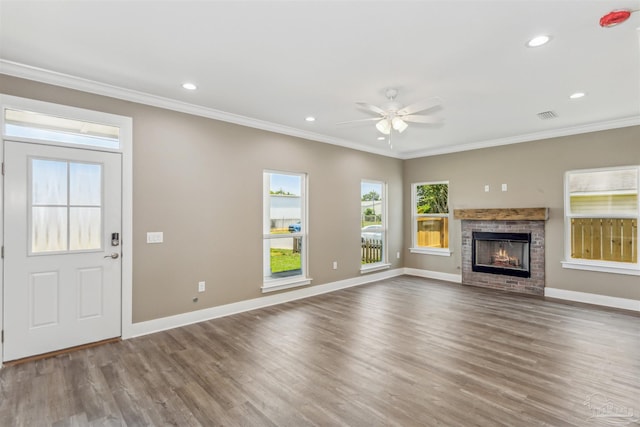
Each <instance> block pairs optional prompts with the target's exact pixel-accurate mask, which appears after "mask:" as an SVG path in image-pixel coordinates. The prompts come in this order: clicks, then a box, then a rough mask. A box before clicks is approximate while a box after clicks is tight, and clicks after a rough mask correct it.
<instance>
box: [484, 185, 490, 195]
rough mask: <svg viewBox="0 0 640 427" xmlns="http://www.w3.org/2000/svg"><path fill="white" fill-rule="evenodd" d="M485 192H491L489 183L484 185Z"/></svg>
mask: <svg viewBox="0 0 640 427" xmlns="http://www.w3.org/2000/svg"><path fill="white" fill-rule="evenodd" d="M484 192H485V193H488V192H489V186H488V185H485V186H484Z"/></svg>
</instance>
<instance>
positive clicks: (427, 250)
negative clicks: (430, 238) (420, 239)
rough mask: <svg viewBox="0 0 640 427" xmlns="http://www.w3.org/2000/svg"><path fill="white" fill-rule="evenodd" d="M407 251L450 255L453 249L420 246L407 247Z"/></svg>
mask: <svg viewBox="0 0 640 427" xmlns="http://www.w3.org/2000/svg"><path fill="white" fill-rule="evenodd" d="M414 233H415V232H414ZM449 237H451V236H449ZM409 252H411V253H412V254H422V255H437V256H451V254H452V253H453V251H452V250H451V249H449V248H422V247H417V248H409Z"/></svg>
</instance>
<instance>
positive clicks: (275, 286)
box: [262, 277, 313, 294]
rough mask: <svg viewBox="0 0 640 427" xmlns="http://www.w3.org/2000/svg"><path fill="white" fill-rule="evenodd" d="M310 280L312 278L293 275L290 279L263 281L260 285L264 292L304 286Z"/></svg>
mask: <svg viewBox="0 0 640 427" xmlns="http://www.w3.org/2000/svg"><path fill="white" fill-rule="evenodd" d="M311 280H313V279H311V278H308V277H295V278H291V279H282V280H269V281H265V282H264V283H263V285H262V293H263V294H266V293H268V292H275V291H282V290H284V289H290V288H297V287H299V286H306V285H309V284H311Z"/></svg>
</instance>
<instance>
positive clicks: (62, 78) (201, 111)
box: [0, 59, 640, 160]
mask: <svg viewBox="0 0 640 427" xmlns="http://www.w3.org/2000/svg"><path fill="white" fill-rule="evenodd" d="M0 74H7V75H10V76H13V77H19V78H24V79H27V80H34V81H37V82H41V83H47V84H51V85H54V86H62V87H66V88H69V89H75V90H80V91H83V92H88V93H93V94H96V95H102V96H108V97H112V98H117V99H122V100H125V101H130V102H136V103H138V104H144V105H149V106H153V107H159V108H164V109H167V110H172V111H178V112H181V113H187V114H192V115H195V116H200V117H206V118H209V119H214V120H219V121H223V122H228V123H233V124H237V125H240V126H246V127H250V128H255V129H260V130H264V131H268V132H274V133H279V134H283V135H288V136H293V137H297V138H303V139H307V140H311V141H318V142H324V143H327V144H332V145H337V146H340V147H344V148H350V149H353V150H357V151H363V152H367V153H372V154H377V155H381V156H385V157H392V158H396V159H402V160H408V159H415V158H418V157H429V156H436V155H441V154H449V153H457V152H461V151H470V150H478V149H481V148H489V147H497V146H500V145H510V144H519V143H522V142H529V141H537V140H542V139H549V138H557V137H562V136H570V135H577V134H581V133H589V132H597V131H602V130H609V129H617V128H622V127H628V126H639V125H640V116H632V117H626V118H622V119H615V120H609V121H604V122H597V123H588V124H584V125H578V126H571V127H566V128H561V129H553V130H546V131H542V132H533V133H528V134H523V135H515V136H510V137H506V138H497V139H489V140H484V141H476V142H470V143H468V144H459V145H454V146H440V147H434V148H428V149H424V150H417V151H410V152H404V153H396V152H390V151H389V150H387V149H383V148H377V147H365V146H363V145H361V144H356V143H353V142H351V141H348V140H345V139H340V138H333V137H330V136H327V135H322V134H318V133H314V132H308V131H304V130H301V129H296V128H292V127H289V126H284V125H280V124H277V123H272V122H267V121H264V120H258V119H253V118H250V117H246V116H241V115H238V114H232V113H227V112H225V111H220V110H216V109H213V108H206V107H201V106H198V105H195V104H189V103H187V102H182V101H177V100H174V99H170V98H164V97H160V96H155V95H151V94H148V93H144V92H139V91H135V90H132V89H125V88H121V87H117V86H112V85H108V84H104V83H100V82H96V81H93V80H88V79H83V78H80V77H76V76H72V75H69V74H64V73H59V72H55V71H51V70H46V69H43V68H38V67H32V66H29V65H25V64H20V63H17V62H12V61H7V60H3V59H0Z"/></svg>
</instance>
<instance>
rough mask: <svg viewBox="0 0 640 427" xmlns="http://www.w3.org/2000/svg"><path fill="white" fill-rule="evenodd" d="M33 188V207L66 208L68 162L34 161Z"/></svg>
mask: <svg viewBox="0 0 640 427" xmlns="http://www.w3.org/2000/svg"><path fill="white" fill-rule="evenodd" d="M31 186H32V187H31V194H32V203H33V205H55V206H66V204H67V162H61V161H56V160H44V159H32V161H31Z"/></svg>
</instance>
